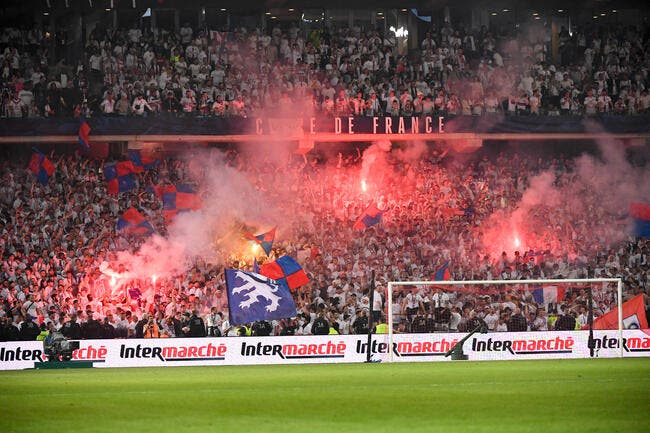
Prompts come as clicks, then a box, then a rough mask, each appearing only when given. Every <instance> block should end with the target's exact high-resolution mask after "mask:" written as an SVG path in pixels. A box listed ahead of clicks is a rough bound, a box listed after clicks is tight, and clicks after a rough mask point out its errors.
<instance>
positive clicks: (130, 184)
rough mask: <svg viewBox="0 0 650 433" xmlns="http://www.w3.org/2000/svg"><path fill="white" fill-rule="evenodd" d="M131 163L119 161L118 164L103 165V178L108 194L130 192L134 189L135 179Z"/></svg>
mask: <svg viewBox="0 0 650 433" xmlns="http://www.w3.org/2000/svg"><path fill="white" fill-rule="evenodd" d="M134 172H135V171H134V168H133V163H132V162H131V161H120V162H118V163H114V164H110V165H105V166H104V176H105V177H106V191H107V192H108V193H109V194H114V195H116V194H118V193H120V192H126V191H130V190H132V189H133V188H135V177H134V176H133V173H134Z"/></svg>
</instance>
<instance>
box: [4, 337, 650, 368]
mask: <svg viewBox="0 0 650 433" xmlns="http://www.w3.org/2000/svg"><path fill="white" fill-rule="evenodd" d="M463 336H464V334H395V335H394V336H393V338H394V339H393V344H392V348H390V344H389V341H388V335H375V336H373V339H372V343H371V344H370V351H371V353H372V355H371V356H372V359H373V360H375V361H388V360H389V359H390V355H391V354H390V351H392V359H393V361H394V362H413V361H450V360H451V358H449V357H445V353H446V352H447V351H449V349H451V348H452V347H453V346H454V345H455V344H456V343H457V342H458V341H459V340H460V339H461V338H462V337H463ZM588 337H589V333H588V331H566V332H521V333H514V332H512V333H491V334H476V335H474V336H472V337H470V338H469V339H468V340H467V341H466V342H465V344H464V345H463V349H464V352H465V354H466V355H468V357H469V360H474V361H479V360H518V359H565V358H588V357H589V356H590V353H589V352H590V351H589V347H588V345H587V343H588ZM594 344H595V347H594V356H595V357H602V358H613V357H618V356H619V355H620V349H619V345H618V334H617V332H616V331H595V332H594ZM368 349H369V348H368V343H367V337H366V336H358V335H323V336H300V337H298V336H295V337H222V338H173V339H129V340H81V341H80V346H79V349H78V350H76V351H75V352H74V354H73V360H72V362H82V361H83V362H88V361H91V362H92V363H93V367H101V368H104V367H107V368H109V367H160V366H174V365H184V366H188V365H250V364H305V363H339V362H364V361H366V353H367V351H368ZM623 353H624V356H626V357H627V356H629V357H642V356H650V335H649V334H646V333H645V332H644V331H641V330H625V331H623ZM46 361H47V357H46V356H45V354H44V353H43V344H42V343H41V342H39V341H23V342H7V343H0V370H21V369H28V368H34V364H35V363H36V362H46Z"/></svg>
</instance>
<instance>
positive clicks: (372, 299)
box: [366, 269, 375, 362]
mask: <svg viewBox="0 0 650 433" xmlns="http://www.w3.org/2000/svg"><path fill="white" fill-rule="evenodd" d="M374 302H375V270H374V269H373V270H372V275H371V277H370V305H369V307H370V308H369V309H368V348H367V350H366V362H371V359H370V358H371V357H372V352H371V350H370V345H371V344H372V307H373V304H374Z"/></svg>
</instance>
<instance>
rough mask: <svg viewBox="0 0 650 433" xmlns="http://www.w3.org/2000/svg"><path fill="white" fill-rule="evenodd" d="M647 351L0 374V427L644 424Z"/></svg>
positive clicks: (411, 428)
mask: <svg viewBox="0 0 650 433" xmlns="http://www.w3.org/2000/svg"><path fill="white" fill-rule="evenodd" d="M649 389H650V360H647V359H642V358H636V359H593V360H563V361H515V362H450V363H409V364H386V363H381V364H337V365H300V366H296V365H294V366H286V365H284V366H247V367H244V366H242V367H174V368H128V369H106V370H104V369H92V370H42V371H37V370H31V371H14V372H0V432H2V433H9V432H20V433H41V432H46V433H55V432H67V433H73V432H93V433H94V432H118V433H142V432H156V433H162V432H179V433H186V432H200V433H208V432H251V433H257V432H301V433H302V432H305V433H321V432H323V433H325V432H327V433H343V432H368V433H370V432H372V433H376V432H387V433H388V432H409V433H416V432H445V433H450V432H498V433H507V432H517V433H522V432H535V433H537V432H540V433H551V432H580V433H583V432H607V433H613V432H635V433H639V432H648V431H650V417H649V416H648V413H647V408H648V403H650V397H648V391H649Z"/></svg>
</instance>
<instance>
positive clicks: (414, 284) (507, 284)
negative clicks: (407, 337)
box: [386, 278, 624, 362]
mask: <svg viewBox="0 0 650 433" xmlns="http://www.w3.org/2000/svg"><path fill="white" fill-rule="evenodd" d="M613 283H616V311H617V313H618V314H617V315H618V332H617V335H618V348H619V354H618V356H619V357H623V353H624V345H623V302H622V300H623V281H622V279H620V278H584V279H536V280H467V281H390V282H388V284H387V293H386V299H387V302H386V315H387V316H388V317H387V318H388V347H389V350H388V359H386V360H387V361H389V362H393V361H394V359H393V357H394V353H393V352H394V350H393V347H394V345H393V343H394V334H395V325H396V324H395V321H394V319H395V318H394V314H393V311H394V307H395V304H394V300H393V297H394V295H395V294H396V293H397V295H398V297H401V295H403V292H402V293H401V294H400V293H399V292H397V290H399V289H406V290H415V289H417V290H422V289H425V288H427V287H429V288H431V289H443V290H445V291H448V292H450V293H452V294H453V293H454V291H455V290H460V289H464V290H465V293H474V292H472V289H471V288H470V289H467V287H468V286H470V287H471V286H479V287H480V286H483V287H488V286H502V287H504V288H511V289H512V288H515V287H514V286H519V288H520V290H522V291H532V290H533V289H534V288H535V287H532V286H536V288H540V287H544V285H549V286H550V285H552V286H554V287H556V286H569V287H572V288H588V289H589V298H590V299H591V288H592V285H597V284H600V285H601V286H602V287H604V285H605V284H613ZM581 286H582V287H581ZM522 287H523V289H522ZM476 293H477V294H479V296H480V294H481V291H480V290H477V291H476ZM557 302H559V300H558V301H557ZM590 302H591V301H590ZM610 311H611V310H610ZM589 315H590V316H592V311H590V312H589ZM469 331H471V330H468V332H469ZM420 332H421V331H420ZM455 332H458V331H455ZM461 332H462V331H461ZM549 332H552V331H549ZM466 333H467V332H465V334H466ZM460 335H464V334H460Z"/></svg>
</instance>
